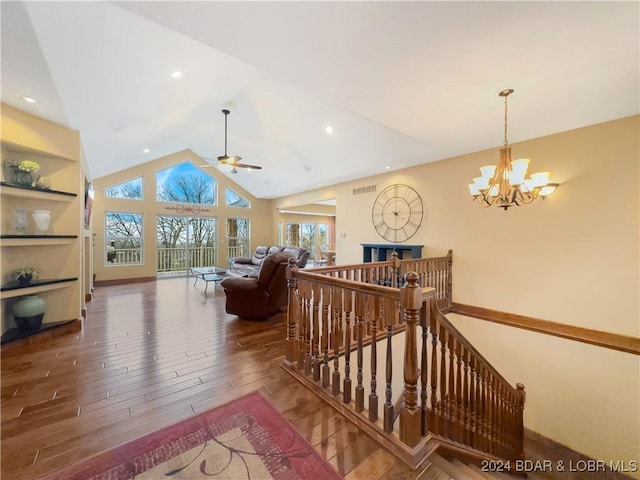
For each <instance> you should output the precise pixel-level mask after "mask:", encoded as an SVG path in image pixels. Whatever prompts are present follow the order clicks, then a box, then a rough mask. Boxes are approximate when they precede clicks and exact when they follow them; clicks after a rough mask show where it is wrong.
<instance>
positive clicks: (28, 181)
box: [13, 168, 33, 187]
mask: <svg viewBox="0 0 640 480" xmlns="http://www.w3.org/2000/svg"><path fill="white" fill-rule="evenodd" d="M13 183H15V184H16V185H20V186H21V187H30V186H31V185H33V177H32V176H31V172H25V171H24V170H20V169H19V168H14V169H13Z"/></svg>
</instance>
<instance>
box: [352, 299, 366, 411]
mask: <svg viewBox="0 0 640 480" xmlns="http://www.w3.org/2000/svg"><path fill="white" fill-rule="evenodd" d="M365 305H366V297H365V295H364V294H363V293H360V292H356V325H355V327H356V330H355V332H354V333H355V335H356V340H357V342H358V343H357V345H358V346H357V354H358V355H357V358H358V367H357V373H356V412H361V411H363V410H364V385H362V364H363V362H364V358H363V352H362V347H363V345H362V337H363V336H364V315H365V312H364V310H365Z"/></svg>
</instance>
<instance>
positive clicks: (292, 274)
mask: <svg viewBox="0 0 640 480" xmlns="http://www.w3.org/2000/svg"><path fill="white" fill-rule="evenodd" d="M297 273H298V266H297V265H296V261H295V259H294V258H290V259H289V265H287V290H288V302H287V340H286V342H285V344H286V347H285V363H286V364H287V365H292V364H293V363H295V361H296V359H297V353H298V337H297V332H296V330H297V319H298V316H299V315H300V311H299V310H298V308H297V307H298V303H297V295H296V291H297V289H298V279H297V278H296V274H297Z"/></svg>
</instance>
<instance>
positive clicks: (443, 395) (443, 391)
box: [440, 325, 450, 438]
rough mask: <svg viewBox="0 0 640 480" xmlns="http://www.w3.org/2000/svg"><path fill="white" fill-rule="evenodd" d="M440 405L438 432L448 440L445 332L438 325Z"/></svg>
mask: <svg viewBox="0 0 640 480" xmlns="http://www.w3.org/2000/svg"><path fill="white" fill-rule="evenodd" d="M440 403H441V405H442V409H441V413H442V415H441V417H440V422H441V423H440V431H441V432H442V434H443V435H444V436H445V437H447V438H450V437H449V435H450V428H449V396H448V395H447V331H446V330H445V328H444V327H443V326H442V325H440Z"/></svg>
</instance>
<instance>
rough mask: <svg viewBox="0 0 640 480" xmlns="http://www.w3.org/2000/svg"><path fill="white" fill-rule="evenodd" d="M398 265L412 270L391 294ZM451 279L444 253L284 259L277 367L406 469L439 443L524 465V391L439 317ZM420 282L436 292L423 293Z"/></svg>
mask: <svg viewBox="0 0 640 480" xmlns="http://www.w3.org/2000/svg"><path fill="white" fill-rule="evenodd" d="M401 262H403V263H401ZM400 265H404V266H405V267H409V266H411V267H416V269H417V270H419V271H418V272H409V273H407V274H405V276H404V282H403V283H404V285H403V286H402V287H400V288H398V287H397V286H396V285H394V283H395V284H397V283H398V282H399V281H400V280H399V273H398V272H399V271H400ZM380 268H382V269H388V270H379V269H380ZM450 274H451V251H450V252H449V255H447V256H446V257H440V258H436V259H411V260H407V261H399V260H398V259H397V257H395V258H393V259H392V261H390V262H375V263H366V264H359V265H353V266H335V267H324V268H318V269H309V270H301V269H299V268H298V267H297V266H296V265H295V261H290V262H289V268H288V269H287V282H288V290H289V302H288V308H287V338H286V342H285V345H286V351H285V362H284V365H283V366H284V368H285V369H287V370H288V371H289V372H290V373H291V374H292V375H294V376H296V378H298V379H299V380H300V381H302V382H303V383H304V384H305V385H308V386H310V387H311V388H313V389H314V390H317V393H318V394H319V395H320V396H321V397H322V398H325V399H329V400H328V401H329V402H330V403H332V404H334V406H335V407H336V408H339V410H340V411H349V412H350V413H349V417H350V418H352V419H354V418H355V419H357V420H356V423H358V424H359V425H361V426H362V427H363V428H364V429H365V431H367V432H368V433H371V432H377V433H376V434H374V435H373V436H374V437H375V438H377V439H378V440H380V441H381V442H383V443H384V442H391V443H392V444H393V445H394V447H393V448H392V449H393V450H394V451H395V452H396V453H398V452H400V456H401V457H402V458H403V459H404V460H405V461H407V463H409V464H410V465H412V466H417V465H419V464H420V463H421V462H422V461H424V458H425V457H424V455H426V454H428V452H430V451H432V448H433V442H436V443H437V442H438V441H440V440H439V439H446V442H449V443H451V442H454V443H456V444H457V445H459V447H460V448H463V449H467V451H468V452H469V455H471V456H474V455H475V456H476V458H481V457H480V456H484V458H487V457H490V458H498V457H501V458H508V459H518V458H522V453H523V439H524V425H523V421H522V419H523V415H522V414H523V408H524V401H525V394H524V386H522V385H521V384H518V385H517V386H516V387H512V386H511V385H510V384H509V382H507V380H506V379H505V378H504V377H503V376H502V375H501V374H500V373H499V372H498V371H497V370H496V369H495V368H494V367H493V366H491V364H490V363H489V362H488V361H487V360H486V358H484V356H482V355H481V354H480V353H479V352H478V350H477V349H476V348H475V347H474V346H473V345H471V343H470V342H469V341H468V340H466V339H465V338H464V337H463V336H462V334H461V333H460V332H459V331H458V330H457V329H456V328H455V327H454V326H453V325H452V324H451V322H450V321H449V320H448V319H447V318H446V317H445V316H444V314H443V312H442V305H443V304H444V305H445V306H446V300H447V298H446V297H447V295H448V294H450V292H451V275H450ZM380 275H382V276H380ZM389 275H390V276H389ZM343 277H349V278H343ZM424 279H428V280H427V281H431V280H433V279H436V280H435V283H436V285H435V286H429V287H427V286H421V285H420V282H421V281H424ZM389 284H391V285H392V286H389ZM443 298H444V300H445V302H443ZM449 298H450V297H449ZM400 330H403V331H404V332H405V337H404V347H403V348H400V350H401V351H398V348H399V346H398V345H397V344H396V346H395V347H393V343H394V342H393V338H394V335H395V334H396V333H398V332H399V331H400ZM366 344H368V345H369V346H368V347H366V348H367V349H368V353H366V355H365V345H366ZM394 348H395V350H396V354H398V355H397V356H401V357H402V362H401V364H402V368H401V369H400V368H398V365H397V364H398V362H397V359H395V360H394V355H393V353H394V352H393V350H394ZM400 354H401V355H400ZM365 356H367V357H368V358H367V359H366V361H365ZM379 357H381V358H379ZM379 360H382V362H381V363H380V364H379ZM394 366H395V367H396V368H394ZM400 370H401V371H402V375H400ZM400 380H401V381H400ZM398 383H400V384H401V385H398ZM400 391H401V392H402V394H401V398H402V402H401V403H400V405H402V406H401V407H400V411H399V418H400V421H399V426H398V427H396V426H395V418H396V417H397V416H398V409H399V403H398V401H397V400H396V401H394V400H395V399H394V392H395V395H396V396H397V394H398V392H400ZM367 392H368V396H367ZM380 402H382V418H379V415H378V409H379V407H380ZM387 446H388V445H387Z"/></svg>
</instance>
